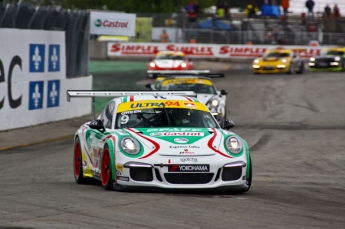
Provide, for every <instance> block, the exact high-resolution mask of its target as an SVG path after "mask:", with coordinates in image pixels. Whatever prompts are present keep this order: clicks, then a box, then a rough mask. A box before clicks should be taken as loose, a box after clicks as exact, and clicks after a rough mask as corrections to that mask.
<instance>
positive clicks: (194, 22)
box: [187, 9, 198, 27]
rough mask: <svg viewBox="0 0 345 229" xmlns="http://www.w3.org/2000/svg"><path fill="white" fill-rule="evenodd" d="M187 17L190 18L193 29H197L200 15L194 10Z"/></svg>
mask: <svg viewBox="0 0 345 229" xmlns="http://www.w3.org/2000/svg"><path fill="white" fill-rule="evenodd" d="M187 17H188V20H189V22H190V25H191V27H195V24H196V19H197V17H198V15H197V14H196V13H195V12H194V9H192V10H190V11H189V12H188V14H187Z"/></svg>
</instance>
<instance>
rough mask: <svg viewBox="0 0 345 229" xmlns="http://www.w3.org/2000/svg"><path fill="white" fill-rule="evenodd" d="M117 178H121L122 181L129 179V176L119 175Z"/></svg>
mask: <svg viewBox="0 0 345 229" xmlns="http://www.w3.org/2000/svg"><path fill="white" fill-rule="evenodd" d="M116 179H117V180H120V181H127V182H128V181H129V177H124V176H117V177H116Z"/></svg>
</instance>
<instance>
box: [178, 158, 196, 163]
mask: <svg viewBox="0 0 345 229" xmlns="http://www.w3.org/2000/svg"><path fill="white" fill-rule="evenodd" d="M180 161H182V162H198V159H197V158H194V157H182V158H180Z"/></svg>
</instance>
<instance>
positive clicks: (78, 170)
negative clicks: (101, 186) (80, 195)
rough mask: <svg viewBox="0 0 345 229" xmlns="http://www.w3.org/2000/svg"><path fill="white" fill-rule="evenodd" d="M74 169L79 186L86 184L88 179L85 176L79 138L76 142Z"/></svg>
mask: <svg viewBox="0 0 345 229" xmlns="http://www.w3.org/2000/svg"><path fill="white" fill-rule="evenodd" d="M73 168H74V179H75V182H77V184H84V183H86V178H85V177H84V176H83V157H82V152H81V146H80V140H79V138H78V137H77V138H76V139H75V141H74V155H73Z"/></svg>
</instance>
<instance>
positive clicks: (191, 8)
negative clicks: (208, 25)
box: [186, 1, 194, 13]
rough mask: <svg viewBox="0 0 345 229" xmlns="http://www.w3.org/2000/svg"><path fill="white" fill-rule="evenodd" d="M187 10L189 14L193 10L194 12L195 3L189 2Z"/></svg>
mask: <svg viewBox="0 0 345 229" xmlns="http://www.w3.org/2000/svg"><path fill="white" fill-rule="evenodd" d="M186 10H187V13H189V11H191V10H194V4H193V1H189V2H188V3H187V6H186Z"/></svg>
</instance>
